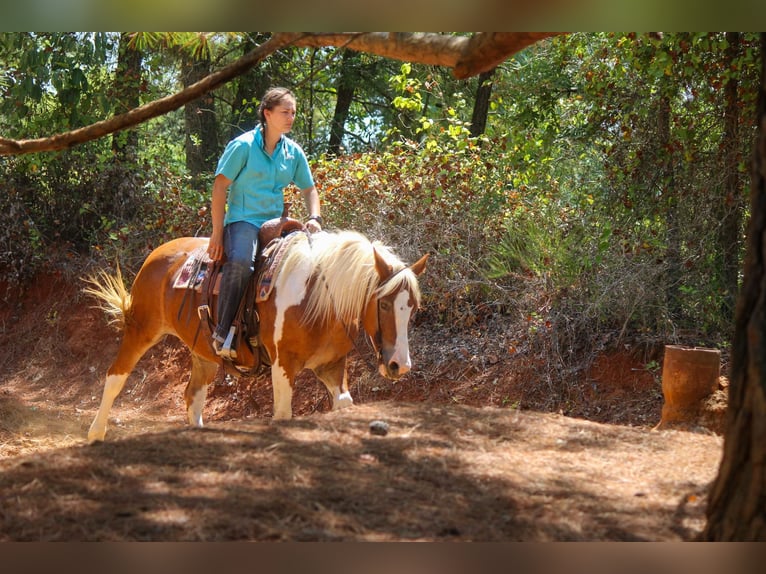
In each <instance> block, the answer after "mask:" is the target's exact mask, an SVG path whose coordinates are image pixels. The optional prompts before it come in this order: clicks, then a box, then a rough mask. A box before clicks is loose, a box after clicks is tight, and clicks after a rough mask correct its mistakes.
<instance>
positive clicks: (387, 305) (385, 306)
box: [380, 301, 393, 313]
mask: <svg viewBox="0 0 766 574" xmlns="http://www.w3.org/2000/svg"><path fill="white" fill-rule="evenodd" d="M392 308H393V306H392V305H391V302H390V301H381V302H380V310H381V311H385V312H386V313H388V312H389V311H391V309H392Z"/></svg>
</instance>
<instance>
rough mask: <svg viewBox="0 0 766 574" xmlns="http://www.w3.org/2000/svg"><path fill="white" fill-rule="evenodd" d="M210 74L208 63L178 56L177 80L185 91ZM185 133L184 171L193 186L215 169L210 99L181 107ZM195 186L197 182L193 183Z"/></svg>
mask: <svg viewBox="0 0 766 574" xmlns="http://www.w3.org/2000/svg"><path fill="white" fill-rule="evenodd" d="M209 74H210V59H209V58H207V57H205V58H199V59H194V58H193V57H191V56H189V55H187V54H183V55H182V56H181V79H182V81H183V85H184V87H185V88H186V87H189V86H191V85H192V84H194V83H196V82H198V81H199V80H201V79H202V78H204V77H206V76H208V75H209ZM184 124H185V130H184V131H185V133H186V168H187V169H188V170H189V173H190V174H191V176H192V180H193V181H195V182H197V180H198V179H199V178H200V176H201V175H202V174H204V173H206V172H209V171H211V170H213V169H214V168H215V161H216V158H217V156H218V125H217V121H216V116H215V102H214V100H213V95H212V94H210V93H208V94H205V95H204V96H202V97H201V98H198V99H196V100H193V101H191V102H189V103H188V104H186V106H184ZM197 183H198V184H199V183H200V182H197Z"/></svg>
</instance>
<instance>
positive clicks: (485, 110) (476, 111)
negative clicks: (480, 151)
mask: <svg viewBox="0 0 766 574" xmlns="http://www.w3.org/2000/svg"><path fill="white" fill-rule="evenodd" d="M494 75H495V68H492V69H491V70H488V71H486V72H482V73H481V74H479V87H478V88H477V89H476V99H475V101H474V105H473V115H472V116H471V137H479V136H480V135H481V134H483V133H484V130H485V129H486V127H487V116H488V115H489V100H490V97H491V96H492V76H494Z"/></svg>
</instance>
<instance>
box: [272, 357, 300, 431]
mask: <svg viewBox="0 0 766 574" xmlns="http://www.w3.org/2000/svg"><path fill="white" fill-rule="evenodd" d="M295 373H296V371H295V369H293V368H291V367H290V366H289V365H286V364H284V363H283V362H282V361H280V360H277V361H275V362H274V364H273V365H272V366H271V387H272V391H273V393H274V414H273V415H272V418H273V419H274V420H278V421H279V420H290V419H291V418H293V384H294V381H295Z"/></svg>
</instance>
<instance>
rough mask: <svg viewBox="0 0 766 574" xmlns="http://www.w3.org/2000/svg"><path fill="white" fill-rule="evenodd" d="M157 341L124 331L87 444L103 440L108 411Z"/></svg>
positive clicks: (108, 372)
mask: <svg viewBox="0 0 766 574" xmlns="http://www.w3.org/2000/svg"><path fill="white" fill-rule="evenodd" d="M158 340H159V337H157V338H155V339H145V338H142V337H139V336H138V335H136V334H134V332H133V331H132V330H130V328H128V329H127V330H126V331H125V335H124V337H123V340H122V344H121V345H120V350H119V352H118V353H117V358H116V359H115V361H114V363H112V366H111V367H109V370H108V371H107V373H106V382H105V383H104V392H103V394H102V395H101V406H99V407H98V412H97V413H96V417H95V418H94V419H93V422H92V423H91V425H90V430H88V442H91V443H92V442H96V441H102V440H104V436H105V435H106V425H107V422H108V421H109V411H110V410H111V409H112V405H113V404H114V400H115V399H116V398H117V395H119V394H120V391H122V388H123V387H124V386H125V381H127V380H128V376H129V375H130V373H131V371H133V368H134V367H135V366H136V363H138V360H139V359H140V358H141V357H142V356H143V355H144V353H146V351H148V350H149V348H151V347H152V346H153V345H154V344H155V343H156V342H157V341H158Z"/></svg>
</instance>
